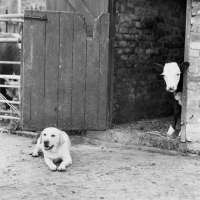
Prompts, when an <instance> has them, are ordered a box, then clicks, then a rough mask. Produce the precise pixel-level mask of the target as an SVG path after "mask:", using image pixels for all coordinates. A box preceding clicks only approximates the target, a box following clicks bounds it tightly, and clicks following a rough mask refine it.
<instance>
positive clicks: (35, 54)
mask: <svg viewBox="0 0 200 200" xmlns="http://www.w3.org/2000/svg"><path fill="white" fill-rule="evenodd" d="M34 15H35V16H39V15H40V16H45V12H44V11H34ZM45 36H46V35H45V21H39V20H38V21H34V25H33V26H32V38H30V39H31V41H32V44H31V45H32V66H33V67H32V70H31V77H30V78H31V128H32V129H33V130H42V129H43V127H44V124H43V123H44V71H45V69H44V68H45Z"/></svg>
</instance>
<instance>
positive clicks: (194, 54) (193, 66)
mask: <svg viewBox="0 0 200 200" xmlns="http://www.w3.org/2000/svg"><path fill="white" fill-rule="evenodd" d="M189 62H190V68H189V72H188V91H187V92H188V95H187V96H188V98H187V125H186V139H187V141H189V142H193V143H195V142H198V143H199V142H200V0H193V1H192V17H191V29H190V43H189ZM199 144H200V143H199ZM198 148H199V149H200V145H198Z"/></svg>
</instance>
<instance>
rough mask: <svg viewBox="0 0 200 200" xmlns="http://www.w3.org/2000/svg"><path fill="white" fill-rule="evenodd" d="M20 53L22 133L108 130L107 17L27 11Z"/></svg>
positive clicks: (106, 15) (105, 15)
mask: <svg viewBox="0 0 200 200" xmlns="http://www.w3.org/2000/svg"><path fill="white" fill-rule="evenodd" d="M22 52H23V53H22V57H23V60H22V74H21V76H22V95H21V105H22V106H21V108H22V113H21V123H22V129H23V130H42V129H43V128H45V127H48V126H55V127H58V128H60V129H64V130H104V129H106V128H107V126H108V123H107V119H108V114H109V113H108V52H109V14H102V15H101V16H99V17H98V19H96V20H95V22H94V29H93V37H87V28H86V23H85V20H84V18H83V16H82V15H81V14H79V13H72V12H70V13H69V12H55V11H30V10H27V11H25V21H24V33H23V48H22Z"/></svg>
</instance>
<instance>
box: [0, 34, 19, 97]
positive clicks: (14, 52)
mask: <svg viewBox="0 0 200 200" xmlns="http://www.w3.org/2000/svg"><path fill="white" fill-rule="evenodd" d="M0 38H19V39H21V36H20V35H19V34H17V33H0ZM20 54H21V46H20V44H18V43H0V61H18V62H19V61H20ZM0 74H1V75H13V74H15V75H20V65H13V64H0ZM5 83H6V80H5V79H3V78H0V84H5ZM11 90H12V92H11V93H10V92H9V91H11ZM18 92H19V89H18V88H17V89H16V88H15V89H8V88H0V93H2V94H3V95H4V96H5V97H6V99H8V100H13V97H14V96H16V95H15V94H16V93H18ZM14 93H15V94H14Z"/></svg>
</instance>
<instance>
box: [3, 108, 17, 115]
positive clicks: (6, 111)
mask: <svg viewBox="0 0 200 200" xmlns="http://www.w3.org/2000/svg"><path fill="white" fill-rule="evenodd" d="M0 113H6V114H15V112H14V111H12V110H1V109H0Z"/></svg>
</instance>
